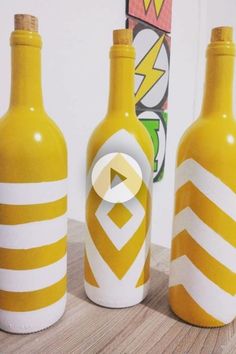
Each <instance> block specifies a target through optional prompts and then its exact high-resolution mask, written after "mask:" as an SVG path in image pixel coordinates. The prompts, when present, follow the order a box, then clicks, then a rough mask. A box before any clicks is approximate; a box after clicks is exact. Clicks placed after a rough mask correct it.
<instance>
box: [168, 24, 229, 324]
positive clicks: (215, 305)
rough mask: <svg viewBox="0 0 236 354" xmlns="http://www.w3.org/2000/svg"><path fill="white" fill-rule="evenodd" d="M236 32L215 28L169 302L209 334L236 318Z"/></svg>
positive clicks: (183, 187) (181, 157) (181, 182)
mask: <svg viewBox="0 0 236 354" xmlns="http://www.w3.org/2000/svg"><path fill="white" fill-rule="evenodd" d="M232 37H233V30H232V28H230V27H220V28H215V29H213V31H212V38H211V43H210V44H209V46H208V50H207V72H206V84H205V96H204V102H203V108H202V112H201V116H200V118H199V119H198V120H197V121H196V122H195V123H194V124H193V125H192V126H191V127H190V128H189V129H188V130H187V132H186V133H185V134H184V136H183V138H182V140H181V142H180V145H179V150H178V157H177V171H176V205H175V218H174V228H173V230H174V231H173V240H172V254H171V272H170V283H169V302H170V306H171V308H172V310H173V311H174V312H175V313H176V314H177V315H178V316H179V317H180V318H181V319H183V320H185V321H186V322H189V323H191V324H194V325H198V326H203V327H218V326H223V325H225V324H228V323H230V322H231V321H233V319H234V318H235V316H236V237H235V235H236V122H235V120H234V116H233V104H232V98H233V94H232V90H233V72H234V59H235V45H234V43H233V39H232Z"/></svg>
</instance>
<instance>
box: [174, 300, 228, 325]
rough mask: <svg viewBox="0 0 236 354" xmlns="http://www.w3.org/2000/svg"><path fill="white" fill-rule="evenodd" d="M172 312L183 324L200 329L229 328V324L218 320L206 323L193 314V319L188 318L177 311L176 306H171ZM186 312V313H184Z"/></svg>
mask: <svg viewBox="0 0 236 354" xmlns="http://www.w3.org/2000/svg"><path fill="white" fill-rule="evenodd" d="M169 306H170V309H171V311H172V312H173V313H174V314H175V315H176V316H177V317H178V318H179V319H180V320H181V321H183V322H185V323H187V324H189V325H191V326H195V327H200V328H220V327H224V326H227V324H228V323H222V322H219V321H217V320H212V321H206V320H204V319H199V318H197V317H193V314H191V316H190V317H191V319H189V318H188V317H186V316H185V315H184V314H183V313H181V312H180V311H178V310H176V309H175V306H172V305H171V304H169ZM184 312H185V311H184Z"/></svg>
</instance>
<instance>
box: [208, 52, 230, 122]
mask: <svg viewBox="0 0 236 354" xmlns="http://www.w3.org/2000/svg"><path fill="white" fill-rule="evenodd" d="M215 49H216V48H209V49H208V58H207V69H206V82H205V94H204V99H203V106H202V114H201V115H202V116H203V117H211V116H214V115H215V116H217V117H223V118H227V117H229V118H233V77H234V54H233V52H232V51H230V50H228V51H227V48H224V47H222V48H220V47H219V48H217V50H215ZM224 49H226V50H224ZM228 49H229V48H228Z"/></svg>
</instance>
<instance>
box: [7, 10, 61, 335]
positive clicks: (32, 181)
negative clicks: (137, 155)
mask: <svg viewBox="0 0 236 354" xmlns="http://www.w3.org/2000/svg"><path fill="white" fill-rule="evenodd" d="M41 44H42V43H41V37H40V35H39V34H38V33H37V19H36V18H35V17H33V16H30V15H16V16H15V31H14V32H12V35H11V47H12V87H11V99H10V107H9V110H8V112H7V113H6V114H5V116H3V117H2V118H1V119H0V328H1V329H3V330H5V331H8V332H14V333H30V332H35V331H39V330H42V329H44V328H46V327H48V326H50V325H52V324H53V323H54V322H56V321H57V320H58V319H59V318H60V317H61V316H62V314H63V313H64V309H65V302H66V234H67V225H66V224H67V222H66V216H65V213H66V208H67V206H66V205H67V199H66V178H67V152H66V145H65V141H64V138H63V136H62V134H61V132H60V130H59V129H58V128H57V127H56V125H55V124H54V123H53V121H52V120H51V119H50V118H49V117H48V115H47V114H46V112H45V110H44V107H43V100H42V91H41V68H40V61H41V59H40V49H41Z"/></svg>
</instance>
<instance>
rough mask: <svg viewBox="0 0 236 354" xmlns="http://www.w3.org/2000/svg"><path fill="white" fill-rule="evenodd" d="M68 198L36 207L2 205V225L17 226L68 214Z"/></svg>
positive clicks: (0, 222) (0, 208)
mask: <svg viewBox="0 0 236 354" xmlns="http://www.w3.org/2000/svg"><path fill="white" fill-rule="evenodd" d="M66 209H67V198H66V197H64V198H61V199H59V200H57V201H55V202H51V203H45V204H34V205H6V204H0V224H2V225H17V224H24V223H28V222H33V221H42V220H49V219H53V218H56V217H58V216H61V215H63V214H65V213H66Z"/></svg>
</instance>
